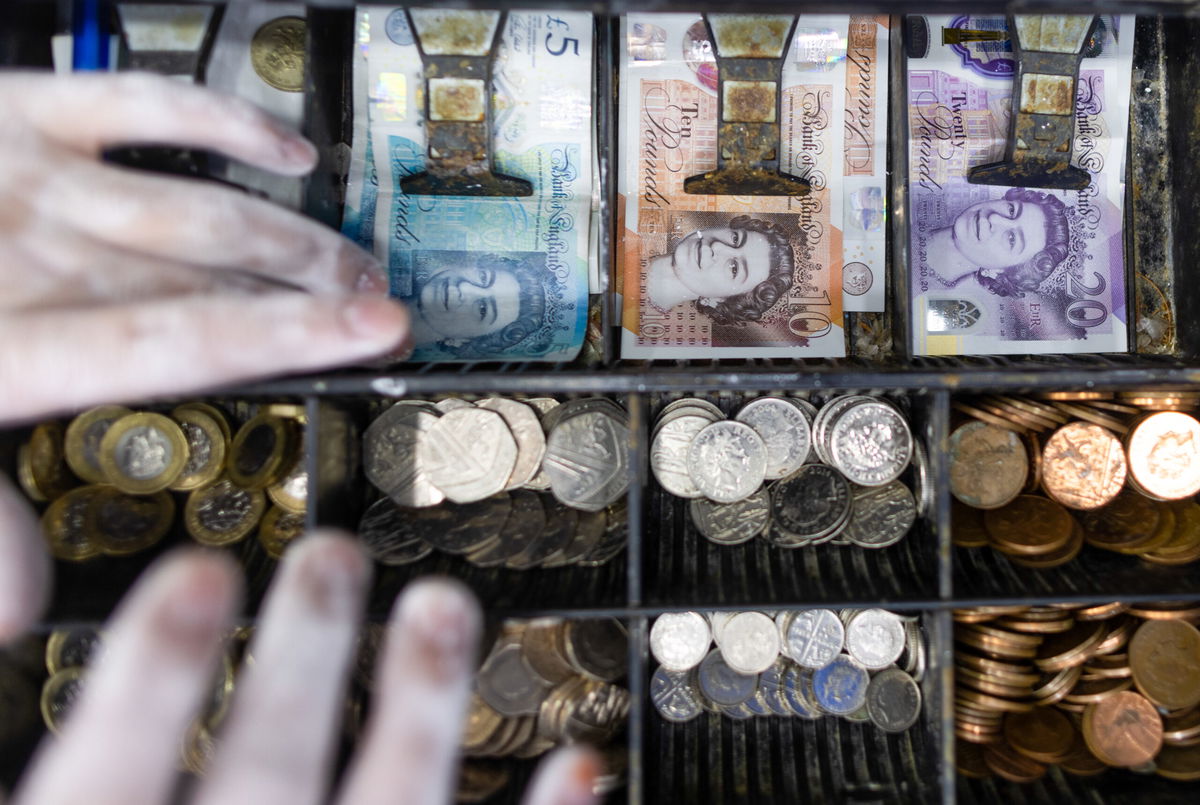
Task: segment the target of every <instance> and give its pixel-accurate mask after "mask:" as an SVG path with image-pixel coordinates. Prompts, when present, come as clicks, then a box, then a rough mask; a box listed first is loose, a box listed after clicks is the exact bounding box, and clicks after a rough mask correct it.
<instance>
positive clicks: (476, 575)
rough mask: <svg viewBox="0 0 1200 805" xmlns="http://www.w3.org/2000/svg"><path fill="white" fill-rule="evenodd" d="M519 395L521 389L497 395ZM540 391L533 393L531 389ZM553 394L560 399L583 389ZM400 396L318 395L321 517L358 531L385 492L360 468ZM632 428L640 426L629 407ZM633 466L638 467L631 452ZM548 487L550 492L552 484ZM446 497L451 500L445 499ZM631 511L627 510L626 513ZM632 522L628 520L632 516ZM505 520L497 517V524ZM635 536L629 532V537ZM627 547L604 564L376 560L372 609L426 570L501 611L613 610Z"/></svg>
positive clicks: (624, 589)
mask: <svg viewBox="0 0 1200 805" xmlns="http://www.w3.org/2000/svg"><path fill="white" fill-rule="evenodd" d="M488 396H496V395H486V394H477V395H471V394H466V395H457V394H445V393H438V394H429V395H424V396H421V397H420V398H419V399H428V400H431V401H437V400H440V399H444V398H446V397H456V398H459V399H462V400H464V401H467V402H471V401H475V400H482V399H484V398H485V397H488ZM499 396H505V397H511V398H513V399H520V396H521V395H499ZM530 396H535V395H530ZM545 396H554V397H556V398H557V399H559V400H560V401H563V400H566V399H569V398H570V397H573V396H576V397H577V396H581V395H545ZM612 399H614V400H615V401H616V402H617V403H618V404H621V405H623V406H624V407H625V408H626V410H630V406H631V405H633V406H634V408H635V410H636V402H633V403H631V402H630V399H629V398H628V397H626V396H623V395H616V396H613V397H612ZM395 403H396V399H394V398H385V397H374V398H368V397H334V398H326V399H322V400H320V402H319V404H318V407H317V413H316V416H315V418H314V422H315V425H314V427H315V432H316V434H317V438H316V439H314V442H316V443H317V444H319V445H320V447H319V448H318V450H319V456H320V457H319V459H318V467H317V470H316V474H315V480H314V484H315V486H314V488H315V489H316V490H317V491H316V494H315V495H314V499H315V517H316V522H317V524H319V525H322V526H335V527H339V528H343V529H346V530H348V531H350V532H352V533H354V532H357V531H358V528H359V521H360V519H361V518H362V515H363V513H364V512H365V511H366V510H367V508H368V507H369V506H370V505H371V504H373V503H375V502H376V501H377V500H380V499H382V498H383V497H384V495H383V494H382V493H381V492H380V491H379V490H378V489H376V488H375V487H374V486H373V485H372V484H371V483H370V482H369V481H368V480H367V478H366V477H365V475H364V471H363V459H362V456H363V434H364V432H365V431H366V429H367V427H368V426H369V425H370V424H371V422H373V421H374V420H375V419H376V418H377V417H378V416H379V415H380V414H381V413H383V412H384V411H385V410H387V409H388V408H390V407H391V406H392V405H393V404H395ZM630 414H631V422H630V427H631V430H632V429H633V428H634V427H635V426H634V420H633V417H634V416H635V415H634V413H633V411H632V410H631V411H630ZM630 462H631V463H630V467H631V469H630V470H629V471H630V473H632V472H633V469H632V467H633V466H634V465H633V464H632V457H631V459H630ZM634 487H636V480H635V481H634V482H633V483H632V484H631V490H630V492H628V493H627V495H628V496H629V500H633V499H634V497H635V496H636V494H637V490H636V489H634ZM545 494H549V493H548V492H547V493H545ZM443 505H446V504H443ZM627 518H628V515H627ZM630 524H631V523H630ZM502 526H503V523H496V525H495V528H496V529H497V530H499V529H500V528H502ZM632 543H633V539H632V537H630V541H629V544H632ZM628 553H629V549H628V547H627V548H626V549H625V550H622V551H621V552H620V553H619V554H617V555H616V556H615V557H613V558H612V559H611V560H610V561H608V562H607V563H605V564H603V565H601V566H600V567H595V568H589V567H582V566H568V567H561V568H552V569H542V568H539V569H531V570H510V569H506V568H503V567H500V568H483V567H477V566H475V565H473V564H471V563H470V562H468V561H466V560H465V559H464V558H462V557H459V556H453V555H451V554H447V553H443V552H441V551H437V550H435V551H433V552H432V553H430V554H429V555H428V556H426V557H424V558H422V559H420V560H419V561H417V562H414V563H412V564H408V565H403V566H398V567H385V566H383V565H378V564H377V566H376V574H375V581H374V585H373V588H372V593H371V599H370V603H369V612H370V613H371V614H372V615H374V616H383V615H386V613H387V612H388V610H389V609H390V607H391V603H392V601H393V600H394V599H395V596H396V594H397V593H398V592H399V591H400V589H401V588H402V587H403V586H404V585H405V584H406V583H407V582H408V581H410V580H412V579H415V578H418V577H420V576H425V575H429V574H439V575H449V576H453V577H455V578H458V579H460V580H461V581H463V582H464V583H465V584H466V585H467V586H468V587H470V588H471V589H472V590H473V591H474V592H475V593H476V595H478V596H480V598H481V599H482V600H483V601H484V602H485V604H486V605H487V606H488V607H490V608H495V609H497V610H499V611H514V612H521V613H526V612H536V611H542V610H549V611H560V610H566V611H571V610H580V609H582V610H586V609H601V610H609V609H613V608H617V607H623V606H626V605H627V604H628V603H629V602H628V598H627V593H628V584H627V577H628Z"/></svg>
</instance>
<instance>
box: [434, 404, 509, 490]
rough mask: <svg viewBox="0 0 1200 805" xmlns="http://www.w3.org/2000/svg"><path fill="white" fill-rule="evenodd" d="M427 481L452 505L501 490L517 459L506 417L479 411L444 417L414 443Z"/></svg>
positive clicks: (471, 409)
mask: <svg viewBox="0 0 1200 805" xmlns="http://www.w3.org/2000/svg"><path fill="white" fill-rule="evenodd" d="M417 458H418V460H419V461H420V463H421V466H422V469H423V470H424V471H425V474H426V476H427V477H428V478H429V480H430V481H431V482H432V483H433V485H434V486H436V487H437V488H438V489H440V490H441V491H442V494H444V495H445V496H446V497H447V498H448V499H449V500H452V501H454V502H455V503H472V502H474V501H477V500H483V499H484V498H487V497H491V496H492V495H495V494H497V493H499V492H503V491H504V489H505V487H506V486H507V485H508V479H509V477H510V476H511V475H512V472H513V469H514V467H515V466H516V461H517V443H516V440H514V439H513V435H512V431H510V430H509V429H508V425H507V424H505V422H504V418H503V417H502V416H500V414H498V413H496V412H495V411H488V410H486V409H483V408H475V407H473V406H472V407H468V408H456V409H454V410H452V411H448V412H445V413H443V414H442V416H441V417H440V418H439V419H438V420H437V421H436V422H434V423H433V426H432V427H431V428H430V429H429V432H428V433H425V434H424V435H423V438H421V439H420V440H419V441H418V442H417Z"/></svg>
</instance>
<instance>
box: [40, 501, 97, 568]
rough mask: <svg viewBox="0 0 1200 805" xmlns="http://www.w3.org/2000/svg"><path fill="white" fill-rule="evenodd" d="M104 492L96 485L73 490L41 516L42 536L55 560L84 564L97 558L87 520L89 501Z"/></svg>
mask: <svg viewBox="0 0 1200 805" xmlns="http://www.w3.org/2000/svg"><path fill="white" fill-rule="evenodd" d="M104 489H105V487H103V486H101V485H99V484H89V485H87V486H81V487H78V488H76V489H72V490H71V491H70V492H68V493H66V494H65V495H63V496H62V497H60V498H58V499H57V500H55V501H54V502H52V503H51V504H50V505H49V507H47V508H46V511H45V512H43V513H42V536H43V537H44V538H45V540H46V547H47V548H48V549H49V550H50V555H51V556H53V557H54V558H55V559H64V560H66V561H69V562H83V561H86V560H88V559H92V558H94V557H96V556H99V555H100V553H101V550H102V549H101V546H100V543H99V542H97V541H96V538H95V530H94V529H93V528H92V527H91V524H90V522H89V517H90V516H91V511H92V501H93V500H94V499H95V498H96V496H98V495H99V494H100V493H101V492H103V491H104Z"/></svg>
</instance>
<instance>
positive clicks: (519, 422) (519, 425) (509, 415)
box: [475, 397, 546, 491]
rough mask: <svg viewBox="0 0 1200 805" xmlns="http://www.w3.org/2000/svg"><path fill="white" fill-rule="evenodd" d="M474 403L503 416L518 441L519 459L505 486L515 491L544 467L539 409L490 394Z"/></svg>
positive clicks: (544, 451) (544, 443)
mask: <svg viewBox="0 0 1200 805" xmlns="http://www.w3.org/2000/svg"><path fill="white" fill-rule="evenodd" d="M475 405H476V407H478V408H484V409H486V410H488V411H495V412H496V413H497V414H499V415H500V416H501V417H503V418H504V422H505V424H506V425H508V429H509V431H510V432H511V433H512V436H513V439H514V440H515V441H516V443H517V461H516V464H515V465H514V466H513V471H512V474H511V475H509V476H508V483H507V484H506V485H505V487H504V488H505V489H507V490H509V491H512V490H513V489H516V488H517V487H520V486H525V485H526V484H528V483H529V482H530V481H531V480H533V477H534V476H535V475H536V474H537V473H538V470H540V469H541V468H542V459H543V458H544V457H545V455H546V434H545V433H544V432H543V431H542V421H541V419H540V418H539V417H538V414H537V411H535V410H534V409H532V408H530V407H529V406H528V405H526V404H525V403H522V402H517V401H516V400H506V399H503V398H501V397H489V398H488V399H486V400H480V401H479V402H477V403H475Z"/></svg>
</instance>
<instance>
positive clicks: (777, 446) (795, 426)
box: [735, 397, 812, 480]
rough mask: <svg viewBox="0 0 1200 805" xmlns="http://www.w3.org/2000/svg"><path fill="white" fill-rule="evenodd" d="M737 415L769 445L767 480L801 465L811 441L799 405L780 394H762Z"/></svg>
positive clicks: (781, 475)
mask: <svg viewBox="0 0 1200 805" xmlns="http://www.w3.org/2000/svg"><path fill="white" fill-rule="evenodd" d="M735 419H736V420H737V421H738V422H743V423H745V424H747V425H749V426H750V427H752V428H754V432H755V433H757V434H758V435H759V436H760V437H762V440H763V444H764V445H766V448H767V469H766V478H767V480H775V479H777V478H782V477H784V476H785V475H791V474H792V473H793V472H795V471H796V470H798V469H800V467H801V465H803V464H804V459H805V458H806V457H807V456H808V451H809V447H810V445H811V443H812V435H811V434H810V432H809V425H808V420H807V419H805V418H804V414H803V413H801V411H800V409H799V408H797V407H796V406H794V405H792V404H791V403H789V402H787V401H786V400H783V399H780V398H778V397H759V398H758V399H757V400H751V401H750V402H748V403H746V404H745V405H743V406H742V408H741V410H740V411H738V413H737V416H736V417H735Z"/></svg>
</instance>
